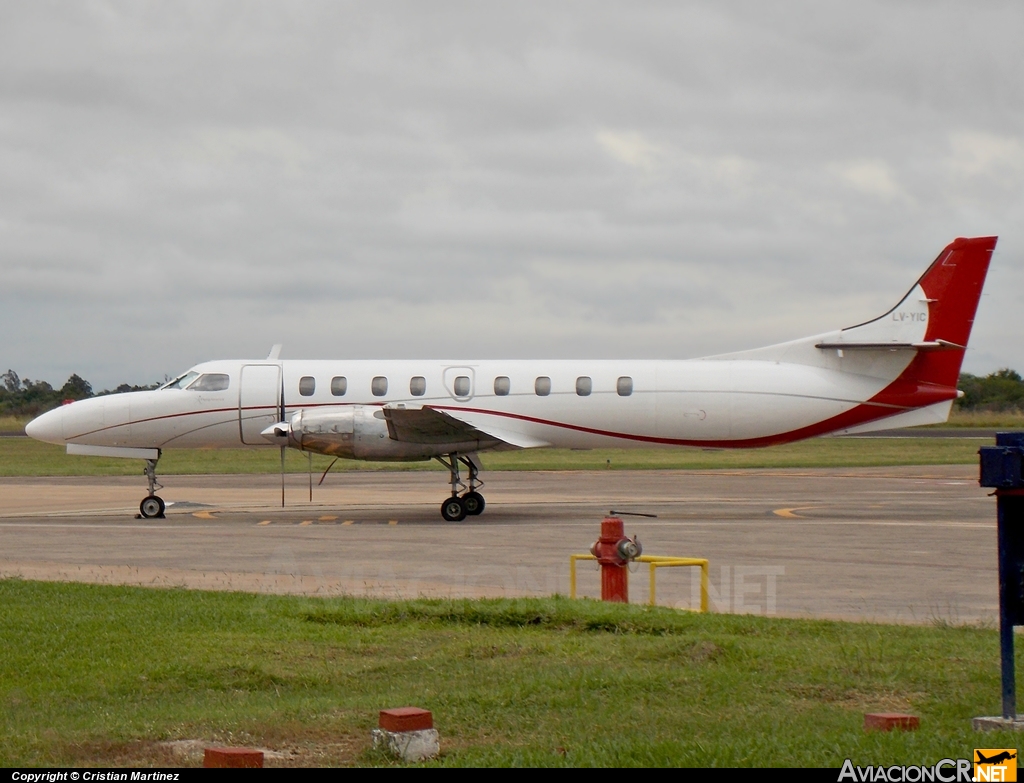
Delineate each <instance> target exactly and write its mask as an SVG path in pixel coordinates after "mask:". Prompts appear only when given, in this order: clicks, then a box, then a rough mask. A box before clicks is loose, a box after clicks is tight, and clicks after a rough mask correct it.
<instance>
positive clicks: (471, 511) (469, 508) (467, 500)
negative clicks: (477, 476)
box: [462, 492, 485, 517]
mask: <svg viewBox="0 0 1024 783" xmlns="http://www.w3.org/2000/svg"><path fill="white" fill-rule="evenodd" d="M462 505H463V506H465V507H466V516H469V517H475V516H479V515H480V514H482V513H484V505H485V504H484V496H483V495H481V494H480V493H479V492H467V493H466V494H465V495H463V496H462Z"/></svg>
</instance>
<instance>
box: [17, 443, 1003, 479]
mask: <svg viewBox="0 0 1024 783" xmlns="http://www.w3.org/2000/svg"><path fill="white" fill-rule="evenodd" d="M989 442H990V439H976V438H948V439H947V438H892V439H890V438H870V439H861V438H818V439H814V440H808V441H803V442H801V443H793V444H789V445H785V446H771V447H769V448H765V449H741V450H735V451H729V450H721V451H717V450H711V451H709V450H701V449H687V448H679V449H594V450H592V451H571V450H569V449H530V450H524V451H515V452H497V453H484V454H483V455H481V460H482V462H483V465H484V468H485V469H486V470H599V469H611V470H616V469H619V470H624V469H631V470H639V469H662V470H667V469H702V470H709V469H725V468H792V467H858V466H859V467H865V466H880V465H957V464H968V463H976V462H977V461H978V447H979V446H980V445H982V444H986V443H989ZM280 459H281V458H280V453H279V451H278V450H277V449H276V448H273V447H267V448H262V449H225V450H212V449H181V450H177V449H170V450H168V451H166V452H165V453H164V456H163V457H162V458H161V459H160V467H159V472H160V474H161V475H183V474H189V475H191V474H208V473H276V472H277V471H279V470H280V465H281V462H280ZM331 461H332V458H330V457H324V456H322V455H318V454H314V455H313V470H314V471H316V472H318V473H319V472H322V471H323V470H325V469H326V468H327V466H328V465H330V464H331ZM285 465H286V469H287V470H288V471H289V472H292V473H303V472H305V471H306V470H308V463H307V461H306V456H305V455H303V454H300V453H298V452H296V451H293V450H291V449H289V450H288V451H287V452H286V455H285ZM331 470H332V471H342V470H442V468H441V467H440V466H439V465H438V464H437V463H434V462H359V461H352V460H338V462H337V464H335V466H334V467H333V468H332V469H331ZM141 471H142V462H141V460H127V459H106V458H102V457H77V456H70V455H68V454H66V453H65V450H64V449H63V448H62V447H60V446H53V445H51V444H48V443H39V442H38V441H34V440H31V439H28V438H0V476H135V475H139V474H140V473H141Z"/></svg>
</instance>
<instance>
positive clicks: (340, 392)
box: [331, 375, 348, 397]
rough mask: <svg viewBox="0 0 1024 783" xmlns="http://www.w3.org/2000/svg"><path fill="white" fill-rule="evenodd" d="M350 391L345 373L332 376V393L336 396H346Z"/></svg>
mask: <svg viewBox="0 0 1024 783" xmlns="http://www.w3.org/2000/svg"><path fill="white" fill-rule="evenodd" d="M347 391H348V378H346V377H345V376H344V375H335V376H334V377H333V378H331V394H333V395H334V396H335V397H344V396H345V392H347Z"/></svg>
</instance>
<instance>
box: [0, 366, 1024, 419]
mask: <svg viewBox="0 0 1024 783" xmlns="http://www.w3.org/2000/svg"><path fill="white" fill-rule="evenodd" d="M160 385H161V384H160V383H159V382H158V383H153V384H150V385H149V386H137V385H131V384H127V383H122V384H121V385H120V386H118V387H117V388H115V389H104V390H103V391H100V392H94V391H93V390H92V384H91V383H89V382H88V381H87V380H85V379H84V378H82V377H80V376H79V375H78V374H77V373H75V374H74V375H72V376H71V377H70V378H68V379H67V381H65V382H64V385H63V386H61V387H60V388H59V389H55V388H54V387H53V386H51V385H50V384H49V383H47V382H46V381H33V380H30V379H28V378H20V377H19V376H18V373H16V372H15V371H14V370H8V371H7V372H6V373H4V374H3V375H0V415H5V416H38V415H39V414H40V413H43V412H44V411H48V410H50V409H51V408H56V407H57V406H58V405H61V404H63V403H64V402H65V401H67V400H84V399H85V398H86V397H101V396H103V395H105V394H123V393H124V392H132V391H145V390H147V389H155V388H157V387H158V386H160ZM959 388H960V389H962V390H963V392H964V396H963V397H961V398H960V399H958V400H957V401H956V403H955V404H956V407H957V408H958V409H960V410H964V411H991V412H999V413H1002V412H1007V411H1024V379H1022V378H1021V376H1020V374H1019V373H1018V372H1017V371H1016V370H1011V369H1009V368H1006V369H1002V370H996V371H995V372H994V373H990V374H989V375H986V376H984V377H980V376H977V375H971V374H970V373H966V372H965V373H961V374H960V382H959Z"/></svg>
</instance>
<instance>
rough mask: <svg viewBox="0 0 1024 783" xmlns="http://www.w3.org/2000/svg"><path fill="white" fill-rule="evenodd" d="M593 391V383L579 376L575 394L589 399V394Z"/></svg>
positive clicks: (585, 376) (586, 377)
mask: <svg viewBox="0 0 1024 783" xmlns="http://www.w3.org/2000/svg"><path fill="white" fill-rule="evenodd" d="M593 390H594V382H593V381H591V380H590V377H589V376H587V375H581V376H580V377H579V378H577V379H576V393H577V394H578V395H579V396H580V397H589V396H590V392H592V391H593Z"/></svg>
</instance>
